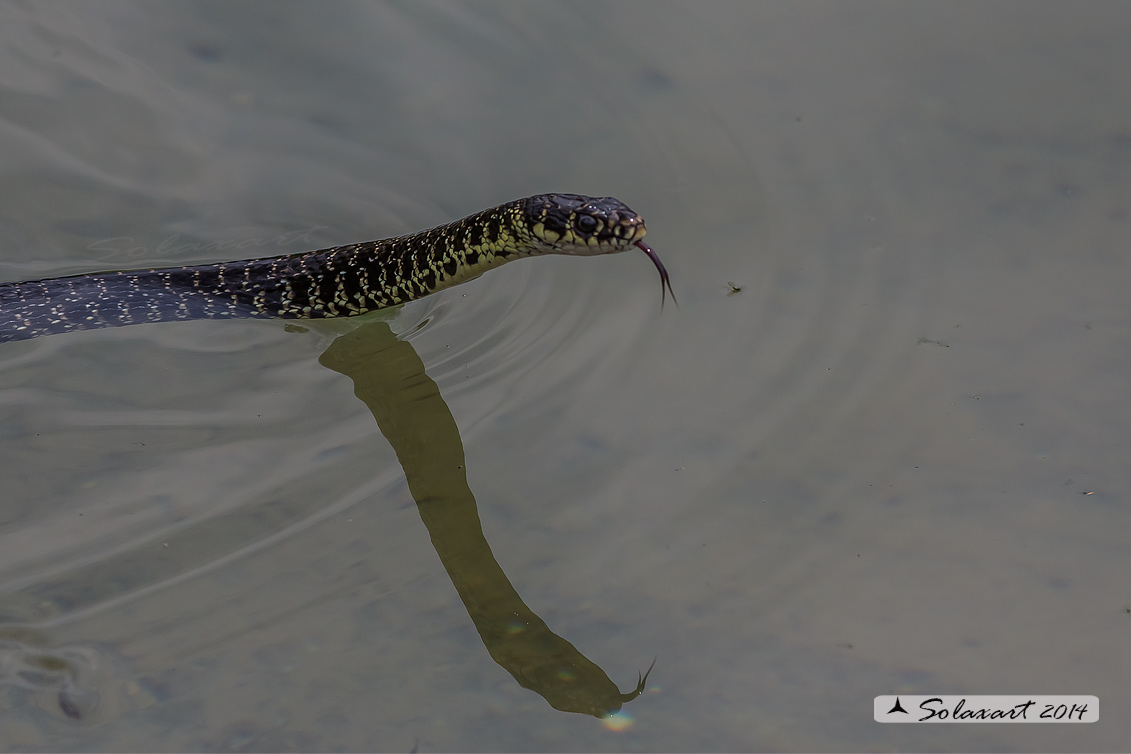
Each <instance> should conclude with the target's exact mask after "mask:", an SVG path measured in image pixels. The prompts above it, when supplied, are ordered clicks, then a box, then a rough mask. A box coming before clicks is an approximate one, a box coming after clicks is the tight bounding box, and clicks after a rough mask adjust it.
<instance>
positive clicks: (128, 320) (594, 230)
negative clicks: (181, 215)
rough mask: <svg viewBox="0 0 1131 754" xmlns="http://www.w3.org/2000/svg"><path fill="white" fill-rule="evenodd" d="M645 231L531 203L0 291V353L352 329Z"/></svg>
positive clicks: (619, 218) (613, 207)
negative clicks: (115, 333)
mask: <svg viewBox="0 0 1131 754" xmlns="http://www.w3.org/2000/svg"><path fill="white" fill-rule="evenodd" d="M644 233H645V228H644V220H643V218H641V217H640V216H639V215H638V214H636V213H635V212H633V211H632V210H631V209H629V208H628V207H627V206H625V205H624V204H623V203H622V202H620V201H618V200H616V199H613V198H611V197H603V198H592V197H587V196H578V195H576V194H540V195H538V196H531V197H528V198H526V199H518V200H516V201H513V202H507V203H506V204H503V205H500V206H498V207H495V208H493V209H488V210H484V211H483V212H479V213H477V214H474V215H471V216H470V217H466V218H464V219H463V220H457V221H456V222H453V223H449V224H448V225H442V226H440V227H438V228H433V229H432V230H426V231H422V232H420V233H414V234H412V235H407V236H400V237H397V238H389V239H385V240H382V241H369V242H366V243H358V244H351V245H348V246H336V247H334V248H330V249H321V250H318V251H308V252H304V253H301V254H291V255H287V256H279V257H269V258H265V259H251V260H246V261H240V262H226V263H223V264H207V265H200V266H195V267H170V268H166V269H157V270H126V271H123V272H100V273H92V274H89V275H75V276H72V277H62V278H51V279H47V280H33V281H27V282H20V283H0V342H4V341H10V340H25V339H27V338H36V337H39V336H41V335H52V334H55V333H64V332H70V331H72V330H89V329H94V328H100V327H119V326H122V325H133V324H141V323H144V322H168V321H173V320H188V319H223V318H233V317H281V318H286V319H316V318H322V317H351V316H355V315H358V314H365V313H366V312H370V311H375V310H377V309H384V308H387V307H390V306H396V305H397V304H403V303H405V302H406V301H412V300H414V299H418V298H420V297H422V296H427V295H428V294H430V293H435V292H436V291H439V290H443V289H444V288H449V287H451V286H453V285H457V284H459V283H462V282H465V281H467V280H471V279H473V278H476V277H479V276H480V275H482V274H483V273H484V272H486V271H487V270H489V269H492V268H493V267H498V266H499V265H501V264H503V263H504V262H509V261H510V260H512V259H519V258H522V257H530V256H538V255H542V254H573V255H579V256H590V255H595V254H614V253H617V252H621V251H626V250H627V249H629V248H630V247H632V246H635V247H637V248H640V249H641V250H643V251H644V252H645V253H646V254H648V256H649V258H650V259H651V260H652V262H653V263H654V264H655V265H656V269H657V270H659V272H660V279H661V287H662V288H666V290H668V291H670V290H671V283H670V282H669V280H668V274H667V271H666V270H665V269H664V266H663V264H662V263H661V262H660V259H659V257H657V256H656V254H655V252H653V251H652V249H651V248H649V247H648V246H647V245H646V244H645V243H644V242H643V241H642V240H641V239H642V238H643V237H644Z"/></svg>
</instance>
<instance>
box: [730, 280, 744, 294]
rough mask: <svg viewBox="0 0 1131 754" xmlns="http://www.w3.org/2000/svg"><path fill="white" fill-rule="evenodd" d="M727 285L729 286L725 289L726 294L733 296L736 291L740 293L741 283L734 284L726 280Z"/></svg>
mask: <svg viewBox="0 0 1131 754" xmlns="http://www.w3.org/2000/svg"><path fill="white" fill-rule="evenodd" d="M727 285H729V286H730V290H729V291H727V295H728V296H733V295H734V294H736V293H742V286H741V285H735V284H734V283H732V282H730V281H729V280H728V281H727Z"/></svg>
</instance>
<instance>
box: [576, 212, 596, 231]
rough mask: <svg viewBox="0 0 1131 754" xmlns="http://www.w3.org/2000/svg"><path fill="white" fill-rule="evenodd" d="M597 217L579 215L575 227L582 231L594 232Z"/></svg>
mask: <svg viewBox="0 0 1131 754" xmlns="http://www.w3.org/2000/svg"><path fill="white" fill-rule="evenodd" d="M597 226H598V222H597V218H595V217H593V215H580V216H579V217H578V218H577V229H578V230H580V231H581V232H582V233H594V232H596V230H597Z"/></svg>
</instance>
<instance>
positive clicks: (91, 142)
mask: <svg viewBox="0 0 1131 754" xmlns="http://www.w3.org/2000/svg"><path fill="white" fill-rule="evenodd" d="M1129 31H1131V7H1129V6H1127V5H1126V4H1123V3H1073V4H1067V3H1042V2H1016V3H1009V2H998V3H930V4H928V3H907V4H902V3H888V2H835V3H833V2H829V3H820V2H817V3H812V2H788V3H731V4H727V3H712V4H709V5H705V4H698V3H695V4H692V3H686V4H684V3H669V2H647V3H630V2H625V3H610V4H604V3H525V2H514V3H478V4H456V3H427V2H422V3H388V4H368V3H317V4H315V3H309V4H301V3H277V2H272V3H239V4H226V3H175V4H174V3H145V4H141V3H113V2H104V3H82V4H79V3H73V4H68V3H52V4H40V3H15V4H11V3H7V4H4V5H3V6H0V280H5V281H7V280H20V279H29V278H36V277H44V276H54V275H64V274H73V273H81V272H89V271H94V270H100V269H114V268H124V267H148V266H157V265H167V264H189V263H202V262H211V261H220V260H227V259H234V258H240V257H251V256H264V255H272V254H282V253H289V252H294V251H301V250H304V249H307V248H316V247H320V246H328V245H333V244H337V243H346V242H352V241H358V240H365V239H370V238H380V237H386V236H390V235H395V234H399V233H402V232H408V231H413V230H418V229H422V228H425V227H429V226H431V225H435V224H439V223H442V222H446V221H448V220H451V219H455V218H457V217H461V216H463V215H465V214H469V213H471V212H474V211H477V210H479V209H482V208H484V207H489V206H493V205H495V204H498V203H500V202H502V201H505V200H508V199H512V198H516V197H519V196H524V195H527V194H531V193H537V192H542V191H575V192H583V193H589V194H597V195H601V194H609V195H614V196H617V197H619V198H620V199H622V200H624V201H625V202H626V203H628V204H629V205H630V206H631V207H633V208H634V209H636V210H638V211H639V212H640V213H641V214H643V215H644V216H645V218H646V219H647V221H648V227H649V236H648V239H649V241H650V242H651V243H652V245H653V246H654V247H655V248H656V249H657V250H658V251H659V253H660V254H661V256H662V257H663V259H664V260H665V262H666V263H667V265H668V268H669V269H670V271H671V273H672V278H673V283H674V285H675V290H676V294H677V296H678V297H679V307H678V308H676V307H674V306H671V305H670V303H669V305H668V306H667V307H665V308H664V310H663V311H661V310H660V306H659V295H660V292H659V290H658V289H659V285H658V282H657V281H656V279H655V273H654V271H653V270H652V269H651V266H650V265H649V264H648V262H647V261H646V260H645V259H644V257H643V256H642V255H639V254H635V253H633V254H626V255H622V256H619V257H613V258H597V259H566V258H554V259H539V260H531V261H523V262H519V263H515V264H513V265H510V266H508V267H505V268H503V269H500V270H498V271H496V272H492V273H491V274H489V275H487V276H485V277H484V278H482V279H480V280H478V281H475V282H473V283H470V284H468V285H465V286H462V287H460V288H456V289H453V290H451V291H448V292H445V293H442V294H440V295H437V296H434V297H431V298H429V299H425V300H422V301H420V302H416V303H413V304H411V305H409V306H406V307H404V308H403V309H402V310H400V311H399V312H398V313H396V315H395V318H394V320H393V326H394V330H395V331H397V332H398V333H401V336H402V337H403V338H406V339H409V340H410V341H411V342H412V344H413V345H414V347H415V348H416V349H417V351H418V352H419V353H420V355H421V357H422V359H423V360H424V363H425V364H426V365H427V368H428V372H429V374H430V376H431V377H432V378H433V379H434V380H436V382H437V383H438V384H439V387H440V390H441V392H442V393H443V395H444V397H445V399H446V400H447V402H448V405H449V406H450V408H451V410H452V412H453V414H454V415H455V418H456V420H457V423H458V424H459V427H460V430H461V434H462V437H463V441H464V445H465V449H466V454H467V468H468V477H469V481H470V484H471V488H472V490H473V491H474V492H475V494H476V496H477V499H478V502H479V513H480V517H481V519H482V521H483V526H484V530H485V533H486V536H487V539H488V540H489V541H490V543H491V545H492V547H493V549H494V552H495V556H496V558H497V559H498V560H499V562H500V564H501V565H502V567H503V569H504V570H505V571H506V572H507V574H508V576H509V577H510V579H511V581H512V582H513V583H514V585H515V587H516V589H517V590H518V591H519V593H520V594H521V595H522V596H523V598H524V599H525V600H526V602H527V604H529V605H530V606H531V607H532V608H533V609H534V610H535V611H536V612H537V613H538V614H539V615H541V617H542V618H543V619H545V620H546V622H547V623H548V624H549V625H550V627H551V628H552V629H553V630H554V631H555V632H557V633H558V634H560V635H562V636H564V637H565V638H567V639H568V640H570V641H571V642H573V643H574V644H575V645H576V646H577V647H578V648H579V649H580V650H581V651H582V652H583V653H585V654H586V655H587V656H588V657H589V658H590V659H592V660H594V661H595V662H596V663H597V664H599V665H600V666H601V667H602V668H604V669H605V671H606V672H607V673H608V674H609V675H610V676H611V677H612V678H613V679H614V680H616V681H617V682H618V683H620V685H621V688H622V689H623V688H628V687H630V686H631V685H632V684H633V683H634V682H635V680H636V677H637V675H636V674H637V671H638V670H642V669H644V668H646V667H647V666H648V663H649V662H651V660H652V658H653V656H658V658H659V659H658V661H657V663H656V668H655V670H654V671H653V674H652V677H651V678H650V680H649V684H648V686H649V688H648V690H647V691H646V692H645V693H644V694H643V695H642V696H641V697H640V698H639V699H637V700H635V701H634V702H632V703H631V704H629V705H628V706H626V708H625V715H624V716H623V717H621V718H619V720H618V721H617V725H616V726H613V725H610V724H603V723H602V722H601V721H598V720H596V719H594V718H588V717H583V716H579V715H567V714H563V713H560V712H557V711H555V710H553V709H551V708H550V707H549V706H548V705H547V704H546V703H545V701H544V700H543V699H541V698H540V697H538V696H536V695H535V694H533V693H531V692H529V691H526V690H525V689H522V688H520V687H519V686H517V684H515V682H514V681H513V679H512V678H511V677H510V676H509V675H507V673H506V672H505V671H504V670H503V669H502V668H500V667H499V666H497V665H495V664H494V663H493V662H492V661H491V659H490V657H489V656H488V655H487V653H486V651H485V650H484V648H483V646H482V644H481V643H480V642H479V639H478V636H477V635H476V634H475V631H474V628H473V627H472V625H471V622H470V620H469V619H468V616H467V614H466V612H465V611H464V609H463V606H462V605H461V604H460V602H459V600H458V598H457V597H456V594H455V592H454V589H453V588H452V585H451V583H450V582H449V581H448V579H447V577H446V575H445V574H444V572H443V569H442V568H441V567H440V564H439V563H438V561H437V558H436V555H435V552H434V551H433V550H432V548H431V545H430V543H429V541H428V537H427V534H426V532H425V531H424V528H423V526H422V524H421V521H420V519H419V516H418V515H417V513H416V510H415V506H414V504H413V502H412V499H411V497H410V496H409V494H408V490H407V488H406V486H405V483H404V480H403V475H402V474H401V472H400V469H399V467H398V465H397V461H396V458H395V457H394V456H393V454H392V451H391V450H390V449H389V447H388V444H387V443H386V442H385V441H384V439H383V438H382V437H381V435H380V434H379V432H378V430H377V427H376V426H375V424H374V422H373V419H372V417H371V416H370V415H369V413H368V411H367V409H366V407H365V406H364V405H363V404H362V403H360V402H359V401H358V400H356V399H355V398H354V397H353V395H352V393H351V386H350V384H349V381H348V380H346V379H344V378H343V377H342V376H340V375H337V374H335V373H333V372H330V371H329V370H327V369H324V368H322V367H321V366H319V364H318V362H317V357H318V355H319V354H320V353H321V352H322V350H324V348H325V347H326V345H327V344H328V342H329V340H330V337H332V336H331V335H330V334H328V333H326V332H323V331H318V330H312V331H311V332H308V333H295V332H287V331H286V330H285V329H284V327H283V325H282V323H275V322H240V321H229V322H193V323H174V324H165V325H146V326H140V327H131V328H123V329H118V330H104V331H96V332H88V333H77V334H71V335H65V336H57V337H52V338H46V339H41V340H36V341H28V342H23V343H12V344H5V345H3V346H2V347H0V474H2V475H3V484H2V485H0V490H2V491H0V673H3V674H4V675H2V676H0V749H3V750H5V751H16V750H20V751H48V750H84V751H132V750H150V751H178V750H202V751H203V750H215V751H222V750H248V751H252V750H255V751H259V750H327V751H332V750H388V751H394V750H410V749H415V750H420V751H430V750H464V751H488V750H491V751H504V750H507V751H517V750H523V751H541V750H575V751H601V750H629V751H677V750H678V751H685V750H698V751H723V750H727V751H734V750H767V751H768V750H783V751H785V750H790V751H798V750H829V749H838V750H887V749H900V750H923V751H928V750H929V751H939V750H1001V751H1008V750H1041V751H1083V750H1092V751H1118V750H1126V748H1127V743H1128V741H1131V722H1129V721H1131V714H1129V713H1131V702H1129V701H1128V690H1129V688H1131V652H1129V646H1131V587H1129V583H1131V582H1129V580H1128V574H1129V573H1131V535H1129V532H1131V512H1129V509H1128V489H1129V482H1131V463H1129V462H1131V442H1129V437H1131V400H1129V398H1131V395H1129V392H1131V390H1129V387H1128V385H1129V380H1128V374H1129V373H1131V348H1129V345H1131V344H1129V335H1131V314H1129V311H1131V307H1129V304H1128V288H1129V284H1131V263H1129V262H1128V254H1127V239H1128V230H1129V223H1131V220H1129V201H1131V98H1129V97H1128V92H1129V91H1131V49H1129V47H1128V45H1127V44H1126V40H1127V34H1128V32H1129ZM41 657H52V658H56V660H57V661H60V660H61V661H66V662H67V663H69V664H70V666H71V667H74V668H80V669H81V676H82V677H81V678H77V679H72V681H73V682H74V687H73V688H72V689H71V690H70V692H69V693H70V702H69V704H70V705H71V706H72V707H78V708H80V711H81V712H82V716H81V717H82V719H81V720H75V719H72V718H71V716H69V715H68V714H66V710H61V708H60V704H59V696H58V693H57V691H56V689H55V688H54V687H52V686H51V679H52V678H57V677H58V674H55V675H54V676H52V674H51V673H50V672H48V671H50V670H51V668H52V667H55V666H51V665H49V666H48V667H46V668H44V667H41V666H42V662H41V666H39V670H40V671H43V672H39V674H38V675H37V674H36V672H35V669H36V667H37V666H35V662H36V661H37V660H36V658H41ZM29 668H30V670H29ZM18 671H22V674H20V672H18ZM889 693H907V694H913V693H915V694H917V693H965V694H993V693H1017V694H1094V695H1097V696H1099V698H1100V702H1101V711H1100V721H1099V722H1098V723H1096V724H1093V725H1052V726H1025V725H1012V726H1000V725H999V726H973V725H971V726H956V725H946V726H941V725H940V726H895V725H879V724H876V723H874V722H873V721H872V719H871V704H872V701H871V700H872V698H873V697H874V696H876V695H878V694H889Z"/></svg>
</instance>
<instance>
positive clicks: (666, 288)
mask: <svg viewBox="0 0 1131 754" xmlns="http://www.w3.org/2000/svg"><path fill="white" fill-rule="evenodd" d="M633 245H634V246H636V247H637V248H638V249H640V250H641V251H643V252H644V253H645V254H647V255H648V258H649V259H651V260H652V264H654V265H656V270H657V271H659V273H660V308H661V309H662V308H663V306H664V297H665V296H666V295H667V294H668V293H670V294H672V301H675V305H676V306H679V302H678V301H676V300H675V291H673V290H672V281H671V278H669V277H668V271H667V269H666V268H665V267H664V263H663V262H661V261H660V257H659V256H657V255H656V252H654V251H652V247H651V246H649V245H648V244H646V243H644V242H643V241H637V242H636V243H635V244H633Z"/></svg>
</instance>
